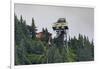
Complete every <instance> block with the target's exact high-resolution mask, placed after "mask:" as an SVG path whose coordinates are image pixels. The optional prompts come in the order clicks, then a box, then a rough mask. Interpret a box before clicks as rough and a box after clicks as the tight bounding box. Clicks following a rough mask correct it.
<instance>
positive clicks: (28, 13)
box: [14, 4, 94, 40]
mask: <svg viewBox="0 0 100 69" xmlns="http://www.w3.org/2000/svg"><path fill="white" fill-rule="evenodd" d="M14 10H15V14H16V15H17V16H18V18H20V15H22V16H23V19H25V20H26V23H27V24H28V25H31V21H32V17H34V20H35V25H36V27H37V29H38V31H37V32H40V31H41V30H42V28H43V27H44V28H47V29H48V31H49V32H51V33H52V34H53V37H54V36H55V32H54V31H53V30H52V24H53V23H55V22H56V21H57V20H58V19H59V18H66V21H67V22H68V26H69V35H70V36H71V37H73V36H78V34H79V33H80V34H82V35H86V36H88V37H89V40H92V39H93V37H94V9H93V8H84V7H83V8H82V7H68V6H44V5H31V4H30V5H29V4H15V9H14Z"/></svg>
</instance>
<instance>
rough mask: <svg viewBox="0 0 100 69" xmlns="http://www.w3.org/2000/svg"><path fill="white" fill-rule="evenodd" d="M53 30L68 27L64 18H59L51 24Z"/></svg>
mask: <svg viewBox="0 0 100 69" xmlns="http://www.w3.org/2000/svg"><path fill="white" fill-rule="evenodd" d="M52 28H53V30H65V29H68V23H67V22H66V20H65V18H59V20H58V21H57V22H56V23H54V24H53V25H52Z"/></svg>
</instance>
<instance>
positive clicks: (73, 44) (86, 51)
mask: <svg viewBox="0 0 100 69" xmlns="http://www.w3.org/2000/svg"><path fill="white" fill-rule="evenodd" d="M14 22H15V65H26V64H42V63H58V62H59V63H61V62H76V61H91V60H94V45H93V41H92V42H90V41H89V39H88V37H86V36H82V35H81V34H79V37H78V38H76V37H74V38H69V40H68V47H67V46H63V45H62V43H61V42H60V41H59V40H61V39H57V38H54V39H52V45H51V46H49V44H48V39H49V36H48V30H47V29H44V28H43V30H42V32H44V39H43V40H39V39H37V38H36V26H35V23H34V18H32V25H31V26H29V25H27V24H26V21H25V20H23V18H22V16H21V17H20V19H18V18H17V16H16V15H15V16H14Z"/></svg>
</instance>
